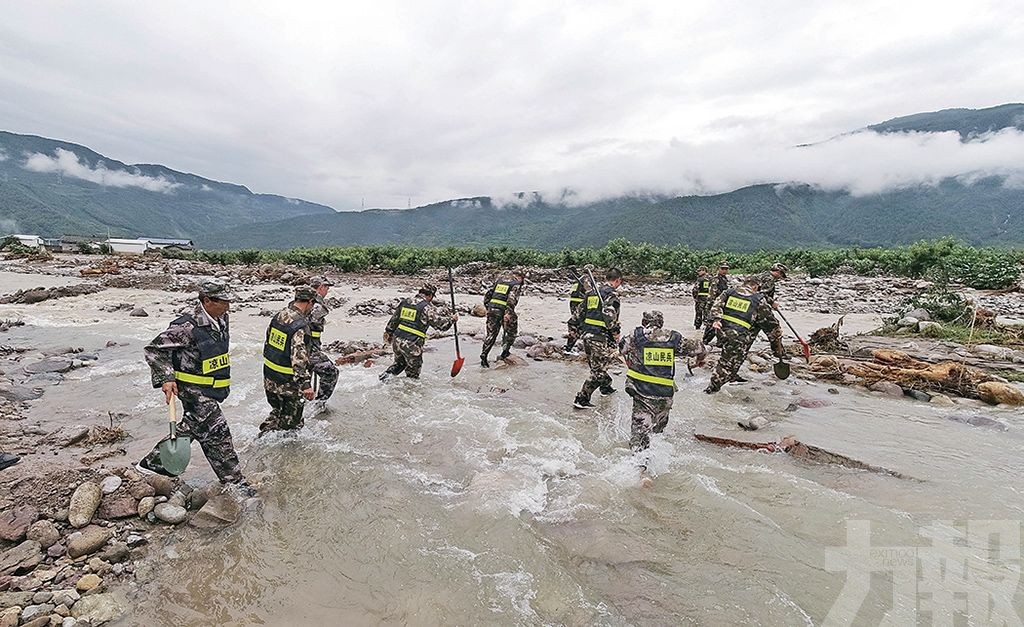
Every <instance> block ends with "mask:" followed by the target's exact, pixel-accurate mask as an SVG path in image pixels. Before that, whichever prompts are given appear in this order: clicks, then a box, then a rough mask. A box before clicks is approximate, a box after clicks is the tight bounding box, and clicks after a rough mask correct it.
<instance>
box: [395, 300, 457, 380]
mask: <svg viewBox="0 0 1024 627" xmlns="http://www.w3.org/2000/svg"><path fill="white" fill-rule="evenodd" d="M410 300H411V302H412V303H413V304H416V305H418V304H419V303H420V302H422V301H424V300H426V299H425V298H424V297H423V295H422V294H418V295H417V296H416V298H415V299H410ZM401 309H402V308H401V307H398V308H396V309H395V313H394V314H392V315H391V319H390V320H388V324H387V326H386V327H384V335H385V337H386V338H391V340H390V341H391V350H393V351H394V352H395V363H394V364H392V365H391V367H389V368H388V369H387V370H385V371H384V374H383V375H382V376H381V380H384V379H386V378H387V377H388V376H391V375H396V374H401V373H402V372H403V371H404V372H405V376H407V377H409V378H411V379H418V378H419V376H420V370H421V369H422V368H423V345H424V344H425V343H426V339H425V338H415V339H413V338H406V337H401V336H398V335H395V330H396V329H397V328H398V325H399V323H400V312H401ZM423 322H425V323H426V325H427V326H428V327H433V328H435V329H437V330H438V331H447V330H448V329H450V328H451V326H452V324H453V323H454V322H455V320H454V319H453V318H452V316H451V315H450V314H447V313H443V312H442V311H441V310H440V309H439V308H438V307H437V305H434V304H433V303H431V304H430V305H428V306H427V307H425V308H424V309H423Z"/></svg>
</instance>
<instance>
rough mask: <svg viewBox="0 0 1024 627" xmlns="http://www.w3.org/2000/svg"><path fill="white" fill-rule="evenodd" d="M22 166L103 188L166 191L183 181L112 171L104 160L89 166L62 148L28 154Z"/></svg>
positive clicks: (173, 188)
mask: <svg viewBox="0 0 1024 627" xmlns="http://www.w3.org/2000/svg"><path fill="white" fill-rule="evenodd" d="M22 167H24V168H25V169H26V170H29V171H32V172H55V173H58V174H62V175H64V176H68V177H71V178H76V179H82V180H83V181H90V182H92V183H96V184H97V185H103V186H104V187H138V188H140V189H145V190H147V191H151V192H162V193H165V194H168V193H171V192H172V191H174V190H175V189H177V188H179V187H181V183H175V182H174V181H170V180H168V179H167V178H165V177H163V176H146V175H144V174H141V173H139V172H129V171H127V170H110V169H108V168H107V167H106V166H105V165H103V162H100V163H97V164H96V167H89V164H87V163H85V162H84V161H83V160H82V159H80V158H79V157H78V155H76V154H75V153H74V152H72V151H70V150H65V149H63V148H57V149H56V151H55V153H54V155H53V156H50V155H44V154H43V153H40V152H36V153H32V154H30V155H27V156H26V158H25V164H24V165H23V166H22Z"/></svg>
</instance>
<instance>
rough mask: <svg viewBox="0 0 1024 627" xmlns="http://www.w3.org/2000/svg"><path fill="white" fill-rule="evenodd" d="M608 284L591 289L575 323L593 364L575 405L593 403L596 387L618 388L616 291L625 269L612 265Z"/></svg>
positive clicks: (603, 391) (581, 406)
mask: <svg viewBox="0 0 1024 627" xmlns="http://www.w3.org/2000/svg"><path fill="white" fill-rule="evenodd" d="M604 276H605V284H604V285H601V286H600V287H598V288H597V289H594V290H591V291H590V292H587V295H586V301H585V302H584V303H583V304H584V307H582V308H581V309H580V310H579V311H580V313H579V317H577V318H574V320H573V324H575V325H576V326H578V327H579V328H580V329H581V330H582V331H583V348H584V350H585V351H586V353H587V363H588V364H589V365H590V376H589V377H588V378H587V380H586V381H584V382H583V388H582V389H581V390H580V392H579V394H577V395H576V398H575V399H574V400H573V403H572V404H573V407H576V408H577V409H585V408H587V407H593V406H594V405H593V403H591V402H590V397H591V396H593V394H594V390H598V389H600V390H601V394H604V395H605V396H607V395H609V394H611V393H613V392H615V388H613V387H612V378H611V376H610V375H609V374H608V367H609V366H611V365H612V363H613V362H615V360H616V359H617V349H616V344H617V343H618V341H619V307H620V305H619V295H618V294H617V293H616V292H615V290H617V289H618V288H619V286H620V285H622V273H621V272H619V270H618V269H617V268H610V269H609V270H608V271H607V272H606V273H605V275H604Z"/></svg>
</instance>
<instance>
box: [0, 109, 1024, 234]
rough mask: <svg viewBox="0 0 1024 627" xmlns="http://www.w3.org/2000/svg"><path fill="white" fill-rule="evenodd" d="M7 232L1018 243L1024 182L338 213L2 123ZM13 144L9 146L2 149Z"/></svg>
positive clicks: (922, 117) (1, 204) (535, 199)
mask: <svg viewBox="0 0 1024 627" xmlns="http://www.w3.org/2000/svg"><path fill="white" fill-rule="evenodd" d="M1008 127H1015V128H1018V129H1022V130H1024V104H1007V105H1001V106H998V107H992V108H989V109H977V110H975V109H947V110H944V111H937V112H933V113H921V114H916V115H910V116H906V117H901V118H895V119H892V120H888V121H886V122H882V123H880V124H875V125H872V126H869V127H868V128H867V129H863V130H861V131H859V132H875V133H896V132H906V131H920V132H939V131H956V132H957V133H959V134H960V137H961V140H962V141H972V140H975V138H976V137H977V136H979V135H982V134H984V133H988V132H992V131H997V130H1000V129H1003V128H1008ZM0 151H2V152H0V231H3V230H10V228H9V227H5V220H11V221H12V222H14V223H15V224H16V225H17V228H18V229H20V230H21V231H22V232H31V233H35V234H41V235H58V234H63V233H94V232H106V229H107V228H109V229H110V232H111V233H112V234H117V235H149V236H154V237H189V238H192V239H194V240H195V241H196V243H197V244H198V245H199V246H201V247H205V248H245V247H258V248H291V247H296V246H323V245H357V244H409V245H422V246H445V245H479V246H488V245H516V246H528V247H534V248H541V249H549V250H551V249H561V248H566V247H570V248H573V247H583V246H601V245H603V244H605V243H606V242H607V241H608V240H609V239H612V238H616V237H624V238H626V239H629V240H632V241H635V242H650V243H653V244H679V243H681V244H688V245H691V246H694V247H713V248H723V249H727V250H749V249H757V248H769V249H771V248H774V249H777V248H784V247H788V246H822V247H827V246H839V245H864V246H872V245H892V244H902V243H909V242H913V241H916V240H920V239H927V238H936V237H943V236H946V235H954V236H956V237H959V238H962V239H964V240H967V241H969V242H971V243H974V244H985V245H998V246H1021V245H1024V190H1022V189H1014V188H1012V187H1007V186H1003V184H1002V181H1001V180H998V179H995V178H990V179H984V180H981V181H975V182H972V183H971V184H964V183H961V182H959V181H957V180H953V179H950V180H945V181H942V182H941V183H940V184H938V185H930V186H917V187H909V188H905V189H900V190H897V191H891V192H885V193H879V194H872V195H866V196H864V195H861V196H854V195H851V194H849V193H847V192H843V191H826V190H821V189H817V188H814V187H811V186H807V185H793V184H787V185H784V186H780V185H756V186H751V187H745V188H742V189H738V190H735V191H732V192H729V193H725V194H717V195H710V196H683V197H667V196H656V195H654V196H643V197H640V196H626V197H619V198H614V199H608V200H602V201H599V202H593V203H589V204H584V205H569V204H561V203H550V202H545V201H544V200H543V199H542V198H540V197H539V196H536V195H533V194H523V195H521V197H520V199H519V202H516V203H513V204H502V205H498V204H496V203H495V202H493V201H492V200H491V199H490V198H488V197H478V198H463V199H458V200H450V201H445V202H440V203H435V204H431V205H426V206H423V207H417V208H414V209H371V210H367V211H360V212H335V211H333V210H332V209H331V208H329V207H326V206H323V205H317V204H314V203H308V202H305V201H302V200H296V199H289V198H283V197H280V196H270V195H262V194H252V193H251V192H250V191H249V190H248V189H246V188H245V187H241V186H238V185H231V184H227V183H219V182H215V181H210V180H208V179H203V178H201V177H198V176H195V175H191V174H183V173H181V172H176V171H174V170H170V169H167V168H164V167H162V166H154V165H136V166H127V165H125V164H123V163H120V162H118V161H115V160H112V159H108V158H106V157H103V156H102V155H99V154H97V153H95V152H93V151H91V150H89V149H87V148H84V147H82V146H77V145H74V144H68V143H66V142H60V141H55V140H49V139H43V138H40V137H32V136H26V135H15V134H12V133H3V132H0ZM5 157H6V158H5Z"/></svg>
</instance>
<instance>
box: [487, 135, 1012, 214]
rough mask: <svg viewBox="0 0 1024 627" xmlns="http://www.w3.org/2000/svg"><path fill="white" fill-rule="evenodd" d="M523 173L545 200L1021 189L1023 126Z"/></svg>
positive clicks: (611, 158)
mask: <svg viewBox="0 0 1024 627" xmlns="http://www.w3.org/2000/svg"><path fill="white" fill-rule="evenodd" d="M520 175H521V176H523V178H524V180H531V181H533V182H534V183H535V184H534V186H533V187H532V189H535V190H538V191H540V192H541V193H542V195H543V196H544V197H545V198H546V199H549V200H552V199H562V200H564V201H565V202H572V203H583V202H591V201H594V200H599V199H602V198H613V197H616V196H621V195H625V194H634V195H635V194H670V195H711V194H719V193H724V192H729V191H733V190H736V189H739V188H741V187H745V186H748V185H756V184H764V183H773V184H789V183H794V184H797V183H798V184H809V185H812V186H815V187H819V188H821V189H826V190H846V191H848V192H850V193H851V194H853V195H856V196H864V195H870V194H877V193H882V192H887V191H893V190H898V189H906V188H911V187H915V186H921V185H937V184H938V183H940V182H942V181H943V180H947V179H950V178H956V179H958V180H960V181H961V182H963V183H965V184H971V183H975V182H977V181H978V180H980V179H983V178H987V177H999V178H1001V179H1002V180H1003V184H1004V185H1007V186H1013V187H1019V186H1021V185H1022V184H1024V132H1021V131H1020V130H1017V129H1010V128H1008V129H1003V130H1001V131H998V132H994V133H989V134H986V135H984V136H981V137H979V138H977V139H974V140H972V141H968V142H962V141H961V140H960V136H959V135H958V134H957V133H956V132H944V133H917V132H908V133H890V134H879V133H875V132H870V131H865V132H858V133H852V134H849V135H843V136H840V137H837V138H834V139H832V140H829V141H826V142H822V143H818V144H811V145H806V146H790V147H782V146H770V145H764V144H761V145H757V144H754V145H750V144H745V143H742V142H728V143H724V142H722V143H704V144H694V143H688V142H686V141H683V140H679V139H673V140H671V141H669V142H659V143H651V144H646V145H633V146H619V147H618V148H617V149H613V150H611V151H609V152H607V153H605V154H602V155H597V156H591V157H589V158H586V159H585V160H578V161H576V162H575V163H574V164H573V165H572V166H571V167H569V168H565V169H561V170H557V169H556V170H552V171H550V172H545V173H540V172H534V173H520ZM503 182H508V181H503ZM506 189H508V188H506ZM527 189H530V188H527ZM566 189H569V190H572V194H571V195H570V196H566V195H565V192H564V190H566ZM508 191H509V192H511V191H514V188H513V189H508ZM503 200H508V201H512V202H515V201H518V202H522V199H512V198H508V197H507V196H506V197H505V198H503Z"/></svg>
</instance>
